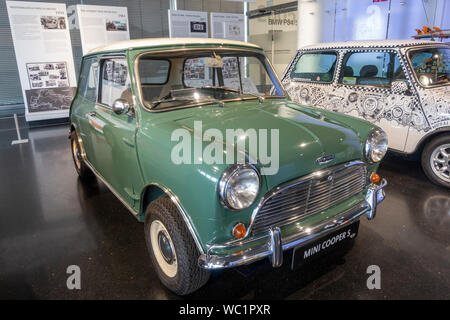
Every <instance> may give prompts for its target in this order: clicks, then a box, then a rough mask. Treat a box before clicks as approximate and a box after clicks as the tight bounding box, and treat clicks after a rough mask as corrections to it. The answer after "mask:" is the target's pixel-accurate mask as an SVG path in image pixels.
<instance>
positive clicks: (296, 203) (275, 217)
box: [251, 161, 367, 234]
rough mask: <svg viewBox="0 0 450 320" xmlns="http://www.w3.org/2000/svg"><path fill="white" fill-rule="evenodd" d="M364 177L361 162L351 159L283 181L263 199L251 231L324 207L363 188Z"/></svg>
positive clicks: (364, 169)
mask: <svg viewBox="0 0 450 320" xmlns="http://www.w3.org/2000/svg"><path fill="white" fill-rule="evenodd" d="M366 177H367V168H366V166H365V164H364V163H362V162H359V161H355V162H351V163H346V164H343V165H338V166H335V167H331V168H328V169H325V170H322V171H319V172H315V173H313V174H311V175H308V176H306V177H302V178H299V179H297V180H294V181H291V182H288V183H285V184H283V185H281V186H279V187H277V188H275V189H274V190H273V191H271V192H269V193H268V194H267V195H266V196H265V197H264V198H263V200H262V202H261V204H260V209H259V211H258V212H257V213H256V216H255V217H254V220H253V224H252V226H251V232H252V233H253V234H257V233H259V232H262V231H266V230H267V229H268V228H269V227H276V226H282V225H285V224H288V223H291V222H293V221H295V220H298V219H301V218H305V217H307V216H310V215H313V214H315V213H318V212H320V211H323V210H326V209H328V208H330V207H332V206H334V205H336V204H338V203H339V202H341V201H343V200H346V199H348V198H350V197H352V196H354V195H356V194H358V193H360V192H361V191H363V189H364V187H365V184H366Z"/></svg>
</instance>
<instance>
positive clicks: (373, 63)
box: [339, 52, 406, 88]
mask: <svg viewBox="0 0 450 320" xmlns="http://www.w3.org/2000/svg"><path fill="white" fill-rule="evenodd" d="M394 80H404V81H406V78H405V74H404V72H403V68H402V65H401V64H400V61H399V59H398V56H397V54H396V53H395V52H353V53H352V52H350V53H347V54H346V55H345V56H344V63H343V64H342V72H341V75H340V78H339V82H340V83H343V84H347V85H368V86H375V87H382V88H389V87H390V85H391V82H392V81H394Z"/></svg>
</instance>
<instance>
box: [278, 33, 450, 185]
mask: <svg viewBox="0 0 450 320" xmlns="http://www.w3.org/2000/svg"><path fill="white" fill-rule="evenodd" d="M283 84H284V86H285V88H286V90H287V91H288V93H289V95H290V97H291V99H292V100H293V101H295V102H297V103H301V104H303V105H307V106H313V107H318V108H323V109H327V110H331V111H335V112H339V113H345V114H348V115H351V116H356V117H359V118H363V119H365V120H368V121H370V122H373V123H375V124H377V125H378V126H380V127H381V128H383V130H385V131H386V132H387V134H388V138H389V148H390V149H391V150H393V151H395V152H400V153H404V154H409V155H411V154H419V155H420V156H421V161H422V167H423V169H424V172H425V174H426V175H427V176H428V178H429V179H430V180H431V181H433V182H434V183H436V184H438V185H441V186H444V187H447V188H450V47H449V45H448V44H445V43H441V42H436V41H426V40H380V41H378V40H372V41H351V42H334V43H321V44H317V45H311V46H307V47H303V48H301V49H300V50H298V52H297V54H296V55H295V57H294V58H293V60H292V61H291V63H290V64H289V66H288V68H287V69H286V71H285V73H284V75H283Z"/></svg>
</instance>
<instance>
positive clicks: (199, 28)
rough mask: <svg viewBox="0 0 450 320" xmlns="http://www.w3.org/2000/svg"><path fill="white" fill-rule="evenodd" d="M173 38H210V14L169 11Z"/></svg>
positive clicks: (170, 33) (170, 32) (170, 31)
mask: <svg viewBox="0 0 450 320" xmlns="http://www.w3.org/2000/svg"><path fill="white" fill-rule="evenodd" d="M168 13H169V36H170V37H171V38H185V37H188V38H189V37H191V38H208V13H207V12H202V11H186V10H168Z"/></svg>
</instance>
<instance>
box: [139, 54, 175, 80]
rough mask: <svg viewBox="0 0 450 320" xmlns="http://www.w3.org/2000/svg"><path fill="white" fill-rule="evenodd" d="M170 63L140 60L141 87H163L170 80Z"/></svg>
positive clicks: (166, 61) (167, 61)
mask: <svg viewBox="0 0 450 320" xmlns="http://www.w3.org/2000/svg"><path fill="white" fill-rule="evenodd" d="M169 72H170V61H169V60H155V59H140V60H139V77H140V78H141V85H162V84H165V83H166V82H167V80H168V79H169Z"/></svg>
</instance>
